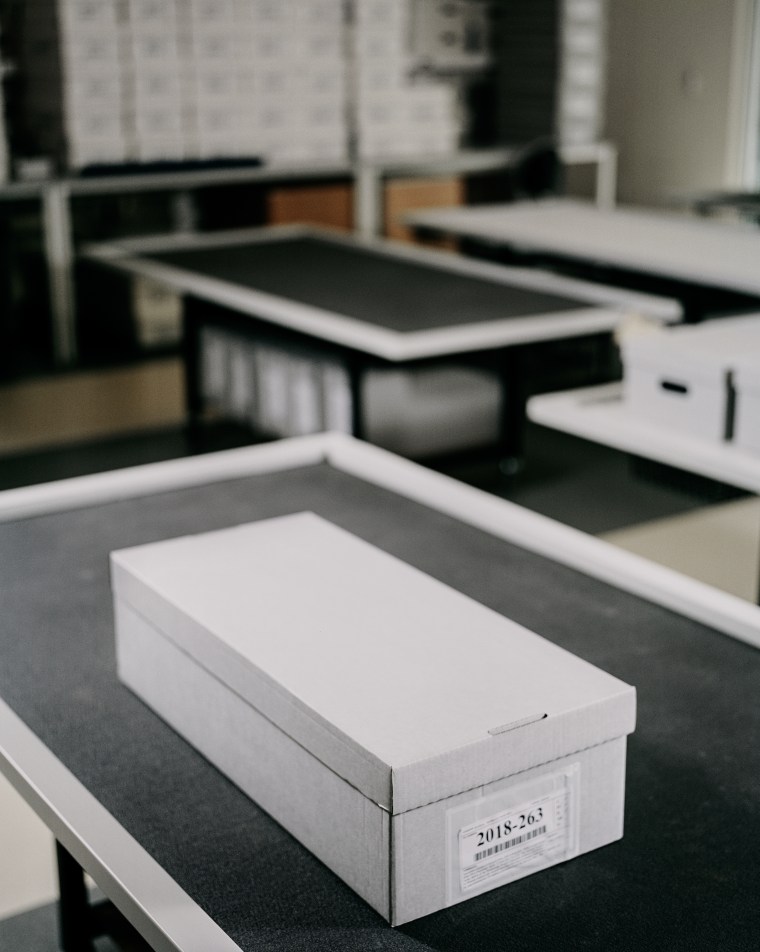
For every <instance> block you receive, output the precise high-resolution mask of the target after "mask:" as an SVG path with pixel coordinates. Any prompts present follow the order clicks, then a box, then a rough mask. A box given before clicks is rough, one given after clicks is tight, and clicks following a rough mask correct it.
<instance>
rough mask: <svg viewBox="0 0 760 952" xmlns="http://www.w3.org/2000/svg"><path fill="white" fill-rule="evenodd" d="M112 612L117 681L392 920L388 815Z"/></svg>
mask: <svg viewBox="0 0 760 952" xmlns="http://www.w3.org/2000/svg"><path fill="white" fill-rule="evenodd" d="M114 608H115V613H116V647H117V664H118V672H119V677H120V679H121V680H122V681H123V682H124V683H125V684H126V685H127V686H128V687H129V688H131V689H132V690H133V691H134V692H135V693H136V694H137V695H138V696H139V697H140V698H142V699H143V700H144V701H145V702H146V703H147V704H148V705H149V706H150V707H151V708H153V710H154V711H155V712H156V713H157V714H158V715H159V716H160V717H161V718H163V719H164V720H165V721H166V722H167V723H168V724H170V725H171V726H172V727H173V728H174V729H175V730H176V731H177V732H178V733H179V734H181V735H182V736H183V737H184V738H185V739H186V740H187V741H189V743H191V744H192V745H193V746H194V747H195V748H196V749H197V750H199V751H200V752H201V753H202V754H203V755H204V756H205V757H207V758H208V760H210V761H211V762H212V763H213V764H214V765H215V766H216V767H217V768H218V769H219V770H221V771H222V773H224V774H225V775H226V776H227V777H229V778H230V780H232V781H233V782H234V783H235V784H237V785H238V786H239V787H240V788H241V790H243V791H244V792H245V793H246V794H247V795H248V796H250V797H251V798H252V799H253V800H255V801H256V803H258V804H259V806H261V807H262V808H263V809H264V810H266V811H267V812H268V813H269V814H270V815H271V816H272V817H274V819H275V820H277V821H278V823H280V824H282V826H284V827H285V829H287V830H288V832H290V833H292V834H293V836H295V837H296V838H297V839H298V840H299V841H300V842H301V843H303V845H304V846H306V847H307V849H309V850H311V852H313V853H314V854H315V855H316V856H317V857H318V858H319V859H320V860H322V862H323V863H325V864H326V865H327V866H328V867H329V868H330V869H332V870H333V872H335V873H336V874H337V875H338V876H340V877H341V879H343V880H344V881H345V882H346V883H348V884H349V885H350V886H351V888H352V889H354V890H355V891H356V892H357V893H358V894H359V895H360V896H361V897H362V898H363V899H365V900H366V901H367V902H368V903H369V904H370V905H371V906H372V907H373V908H374V909H376V910H377V911H378V912H379V913H380V914H381V915H383V916H385V917H386V918H388V917H389V912H390V910H389V854H390V845H389V838H390V832H389V831H390V827H389V822H388V814H387V813H386V812H385V811H384V810H381V809H380V807H378V806H377V805H376V804H374V803H373V802H372V801H370V800H368V799H367V798H366V797H364V796H362V794H360V793H359V792H358V791H357V790H356V789H355V788H354V787H352V786H350V785H349V784H348V783H346V782H345V781H344V780H342V779H341V778H340V777H338V776H337V774H334V773H333V772H332V771H331V770H329V769H328V768H327V767H325V766H324V765H323V764H322V763H321V762H320V761H318V760H317V759H316V758H315V757H314V756H313V755H312V754H310V753H309V752H308V751H307V750H306V749H305V748H303V747H301V746H300V745H299V744H297V743H296V742H295V741H293V740H291V738H290V737H288V736H287V735H286V734H284V733H283V732H282V731H281V730H279V729H278V728H277V727H275V726H274V725H273V724H272V723H271V722H270V721H268V720H266V718H264V717H262V716H261V715H260V714H259V713H258V712H257V711H255V710H254V709H253V708H252V707H250V706H249V705H248V704H246V703H245V702H244V701H243V700H242V699H241V698H239V697H238V696H237V695H236V694H233V692H232V691H230V690H229V689H227V688H225V687H224V686H223V685H222V684H221V683H220V682H219V681H217V680H216V679H215V678H213V677H212V676H211V675H209V674H208V672H206V671H205V670H204V669H203V668H201V667H200V666H199V665H198V664H196V662H195V661H193V660H192V659H191V658H190V657H189V656H188V655H186V654H185V653H183V652H182V651H179V650H178V649H177V648H176V647H175V646H174V645H173V644H172V643H171V642H169V641H168V640H167V639H166V638H164V637H163V636H162V635H161V634H160V633H159V632H158V631H157V630H156V629H155V628H154V627H153V626H152V625H150V624H149V623H148V622H147V621H145V619H143V618H142V617H141V616H140V615H138V614H137V613H135V612H134V611H132V610H131V609H130V608H129V607H128V606H126V605H125V604H123V603H122V602H120V601H119V600H116V602H115V606H114ZM347 844H350V848H349V847H348V846H347Z"/></svg>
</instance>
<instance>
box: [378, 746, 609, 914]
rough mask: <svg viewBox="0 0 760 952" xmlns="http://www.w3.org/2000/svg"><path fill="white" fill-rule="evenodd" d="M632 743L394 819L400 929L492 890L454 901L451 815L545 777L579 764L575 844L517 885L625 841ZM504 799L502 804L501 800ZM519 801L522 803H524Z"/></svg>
mask: <svg viewBox="0 0 760 952" xmlns="http://www.w3.org/2000/svg"><path fill="white" fill-rule="evenodd" d="M625 762H626V738H625V737H619V738H616V739H614V740H611V741H608V742H607V743H604V744H599V745H597V746H596V747H591V748H588V749H587V750H584V751H581V752H579V753H575V754H570V755H569V756H567V757H563V758H561V759H559V760H555V761H552V762H551V763H547V764H542V765H540V766H537V767H534V768H532V769H530V770H526V771H523V772H522V773H519V774H514V775H513V776H511V777H506V778H505V779H503V780H498V781H495V782H494V783H490V784H487V785H486V786H483V787H479V788H477V789H475V790H469V791H466V792H464V793H461V794H458V795H457V796H454V797H449V798H447V799H446V800H440V801H438V802H437V803H431V804H429V805H428V806H425V807H421V808H420V809H417V810H410V811H409V812H407V813H404V814H400V815H398V816H395V817H394V818H393V832H392V836H393V895H392V899H391V903H392V909H393V918H392V923H393V925H401V924H403V923H404V922H409V921H410V920H412V919H417V918H419V917H420V916H424V915H427V914H428V913H431V912H434V911H435V910H438V909H441V908H443V907H445V906H448V905H454V904H455V903H458V902H463V901H464V900H465V899H468V898H470V896H471V895H477V894H478V893H479V892H483V891H486V890H487V889H490V888H497V887H499V885H500V883H499V879H498V878H495V879H494V881H493V886H490V885H489V884H488V883H487V882H484V883H483V885H481V886H480V887H476V888H474V889H473V890H472V891H471V892H467V891H464V892H462V891H461V890H457V892H458V895H457V896H456V898H451V894H450V890H449V883H448V881H447V867H448V863H449V861H450V859H451V857H450V856H449V852H448V849H449V847H450V844H449V835H450V834H449V831H448V828H447V814H448V813H449V811H451V810H452V808H456V807H459V806H461V805H466V804H468V803H470V802H473V801H478V800H480V799H484V798H489V799H490V798H494V795H495V794H500V793H502V792H504V793H505V794H509V792H510V790H511V789H512V788H515V789H517V790H522V789H524V788H526V787H530V785H531V784H532V783H533V782H534V781H536V780H539V779H540V778H542V777H549V776H553V775H557V774H558V773H560V772H562V771H563V770H572V769H574V768H576V765H577V776H578V782H577V787H576V790H575V792H574V794H573V796H574V802H573V804H572V808H573V811H574V820H573V822H574V824H575V833H574V835H575V842H574V845H573V846H572V848H571V849H570V850H568V851H567V852H565V853H564V854H562V855H560V856H559V858H557V859H554V860H550V861H547V862H546V863H545V865H539V866H536V865H535V863H534V864H532V865H531V863H529V862H527V863H526V865H525V866H524V867H522V868H519V867H518V868H515V869H514V870H513V871H512V875H511V879H520V878H522V877H524V876H527V875H530V874H531V873H533V872H536V871H538V870H539V869H543V868H548V867H549V866H553V865H556V863H557V862H563V861H565V860H567V859H571V858H572V857H573V856H577V855H579V854H581V853H587V852H589V851H590V850H593V849H597V848H598V847H600V846H605V845H607V844H608V843H612V842H614V841H615V840H619V839H620V838H621V837H622V835H623V812H624V800H625ZM495 799H498V798H495ZM518 799H519V798H518Z"/></svg>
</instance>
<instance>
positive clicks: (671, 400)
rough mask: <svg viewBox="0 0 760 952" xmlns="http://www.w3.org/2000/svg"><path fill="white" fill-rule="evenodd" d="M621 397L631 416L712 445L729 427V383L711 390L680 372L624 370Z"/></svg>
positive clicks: (709, 386)
mask: <svg viewBox="0 0 760 952" xmlns="http://www.w3.org/2000/svg"><path fill="white" fill-rule="evenodd" d="M623 393H624V399H625V404H626V407H627V409H628V410H629V411H630V412H631V413H632V414H634V415H636V416H638V417H641V418H643V419H646V420H651V421H652V422H653V423H657V424H658V426H665V427H671V428H673V429H678V430H681V431H683V432H685V433H691V434H692V435H693V436H698V437H701V438H702V439H706V440H711V441H713V442H722V440H723V439H724V438H725V434H726V427H727V425H728V420H727V414H728V380H727V378H725V377H724V379H723V384H722V386H711V385H709V384H708V383H706V382H705V381H704V380H702V379H699V378H698V377H694V376H690V375H689V374H688V373H687V372H685V371H684V370H683V369H680V370H679V369H676V368H665V367H663V368H662V369H655V368H651V367H636V366H630V367H626V370H625V376H624V379H623Z"/></svg>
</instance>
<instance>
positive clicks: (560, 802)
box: [111, 513, 635, 925]
mask: <svg viewBox="0 0 760 952" xmlns="http://www.w3.org/2000/svg"><path fill="white" fill-rule="evenodd" d="M111 565H112V582H113V590H114V599H115V602H114V604H115V615H116V641H117V658H118V670H119V676H120V677H121V679H122V680H123V681H124V683H125V684H127V685H128V686H129V687H130V688H132V689H133V690H134V691H135V692H136V693H137V694H138V695H139V696H140V697H142V698H143V699H144V700H145V701H146V702H147V703H148V704H149V705H150V706H151V707H153V708H154V710H155V711H156V712H157V713H158V714H159V715H160V716H161V717H163V718H164V719H166V720H167V721H168V722H169V724H171V725H172V726H173V727H174V728H175V729H176V730H177V731H179V732H180V733H181V734H182V735H183V736H184V737H185V738H186V739H187V740H188V741H189V742H190V743H192V744H193V745H194V746H196V747H197V748H198V750H200V751H201V752H202V753H203V754H204V755H205V756H206V757H208V758H209V759H210V760H211V761H212V762H213V763H214V764H215V765H216V766H217V767H218V768H219V769H220V770H222V771H223V772H224V773H225V774H226V775H227V776H229V777H230V779H232V780H233V781H234V782H235V783H237V784H238V785H239V786H240V787H241V788H242V789H243V790H244V791H245V792H246V793H248V794H249V795H250V796H251V797H252V798H253V799H254V800H256V801H257V802H258V804H259V805H260V806H261V807H262V808H263V809H265V810H267V811H268V812H269V813H270V814H271V815H272V816H273V817H274V818H275V819H276V820H277V821H278V822H279V823H281V824H282V825H283V826H284V827H285V828H286V829H287V830H289V831H290V832H291V833H292V834H293V835H294V836H295V837H297V838H298V839H300V840H301V842H302V843H303V844H304V845H305V846H306V847H307V848H309V849H311V850H312V851H313V852H314V853H315V854H316V856H318V857H319V858H320V859H321V860H322V861H323V862H324V863H326V864H327V865H328V866H329V867H330V868H331V869H332V870H333V871H334V872H335V873H336V874H337V875H339V876H340V877H341V878H343V879H344V880H345V881H346V882H347V883H348V884H349V885H350V886H351V887H352V888H353V889H355V890H356V891H357V892H358V893H359V895H361V896H362V897H363V898H364V899H365V900H366V901H367V902H368V903H369V904H370V905H371V906H372V907H373V908H375V909H376V910H377V911H378V912H380V913H381V914H382V915H383V916H385V917H386V918H387V919H389V920H390V921H391V922H392V923H393V924H396V925H398V924H401V923H403V922H407V921H409V920H411V919H415V918H418V917H419V916H423V915H426V914H427V913H430V912H434V911H435V910H438V909H441V908H443V907H445V906H449V905H453V904H454V903H458V902H461V901H462V900H464V899H468V898H469V897H471V896H474V895H477V894H479V893H482V892H485V891H486V890H490V889H492V888H494V887H496V886H501V885H504V884H506V883H508V882H511V881H512V880H515V879H518V878H520V877H523V876H526V875H528V874H529V873H534V872H537V871H539V870H541V869H543V868H545V867H547V866H551V865H554V864H556V863H558V862H562V861H564V860H568V859H571V858H572V857H574V856H577V855H578V854H579V853H584V852H587V851H588V850H592V849H595V848H597V847H599V846H603V845H605V844H608V843H610V842H612V841H613V840H616V839H619V838H620V837H621V836H622V832H623V800H624V786H625V748H626V735H627V734H628V733H630V732H631V731H632V730H633V729H634V722H635V691H634V689H633V688H631V687H630V686H628V685H626V684H624V683H623V682H621V681H619V680H617V679H616V678H614V677H611V676H610V675H608V674H605V673H604V672H602V671H600V670H599V669H598V668H595V667H593V666H592V665H590V664H587V663H586V662H584V661H582V660H580V659H579V658H576V657H574V656H573V655H571V654H570V653H568V652H566V651H564V650H562V649H560V648H558V647H556V646H555V645H553V644H551V643H550V642H548V641H545V640H544V639H543V638H540V637H538V636H537V635H535V634H532V633H531V632H529V631H527V630H526V629H525V628H522V627H521V626H519V625H517V624H515V623H514V622H511V621H509V620H507V619H505V618H504V617H502V616H501V615H499V614H497V613H496V612H493V611H491V610H490V609H488V608H486V607H484V606H483V605H481V604H479V603H477V602H475V601H473V600H471V599H470V598H467V597H466V596H464V595H462V594H461V593H459V592H457V591H455V590H453V589H451V588H449V587H448V586H446V585H444V584H442V583H441V582H438V581H436V580H434V579H432V578H430V577H429V576H427V575H425V574H424V573H422V572H420V571H418V570H417V569H414V568H412V567H411V566H409V565H407V564H405V563H404V562H401V561H400V560H398V559H396V558H394V557H392V556H390V555H387V554H386V553H384V552H382V551H380V550H379V549H376V548H375V547H374V546H371V545H369V544H367V543H366V542H363V541H361V540H360V539H358V538H356V537H354V536H352V535H351V534H349V533H347V532H345V531H344V530H342V529H339V528H338V527H336V526H334V525H332V524H331V523H329V522H326V521H325V520H323V519H321V518H319V517H317V516H315V515H313V514H311V513H296V514H293V515H290V516H285V517H281V518H277V519H270V520H266V521H264V522H260V523H257V524H252V525H243V526H237V527H235V528H232V529H224V530H221V531H218V532H209V533H205V534H203V535H198V536H190V537H184V538H180V539H172V540H167V541H164V542H158V543H154V544H149V545H144V546H138V547H136V548H132V549H127V550H122V551H120V552H115V553H113V554H112V557H111ZM504 583H505V584H509V579H507V578H505V580H504ZM504 901H505V902H509V899H508V897H507V896H506V895H505V896H504Z"/></svg>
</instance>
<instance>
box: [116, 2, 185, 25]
mask: <svg viewBox="0 0 760 952" xmlns="http://www.w3.org/2000/svg"><path fill="white" fill-rule="evenodd" d="M126 9H127V20H128V22H129V23H130V24H134V25H137V26H140V25H148V26H149V25H160V26H171V27H172V28H174V27H175V26H176V22H177V0H127V6H126Z"/></svg>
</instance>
